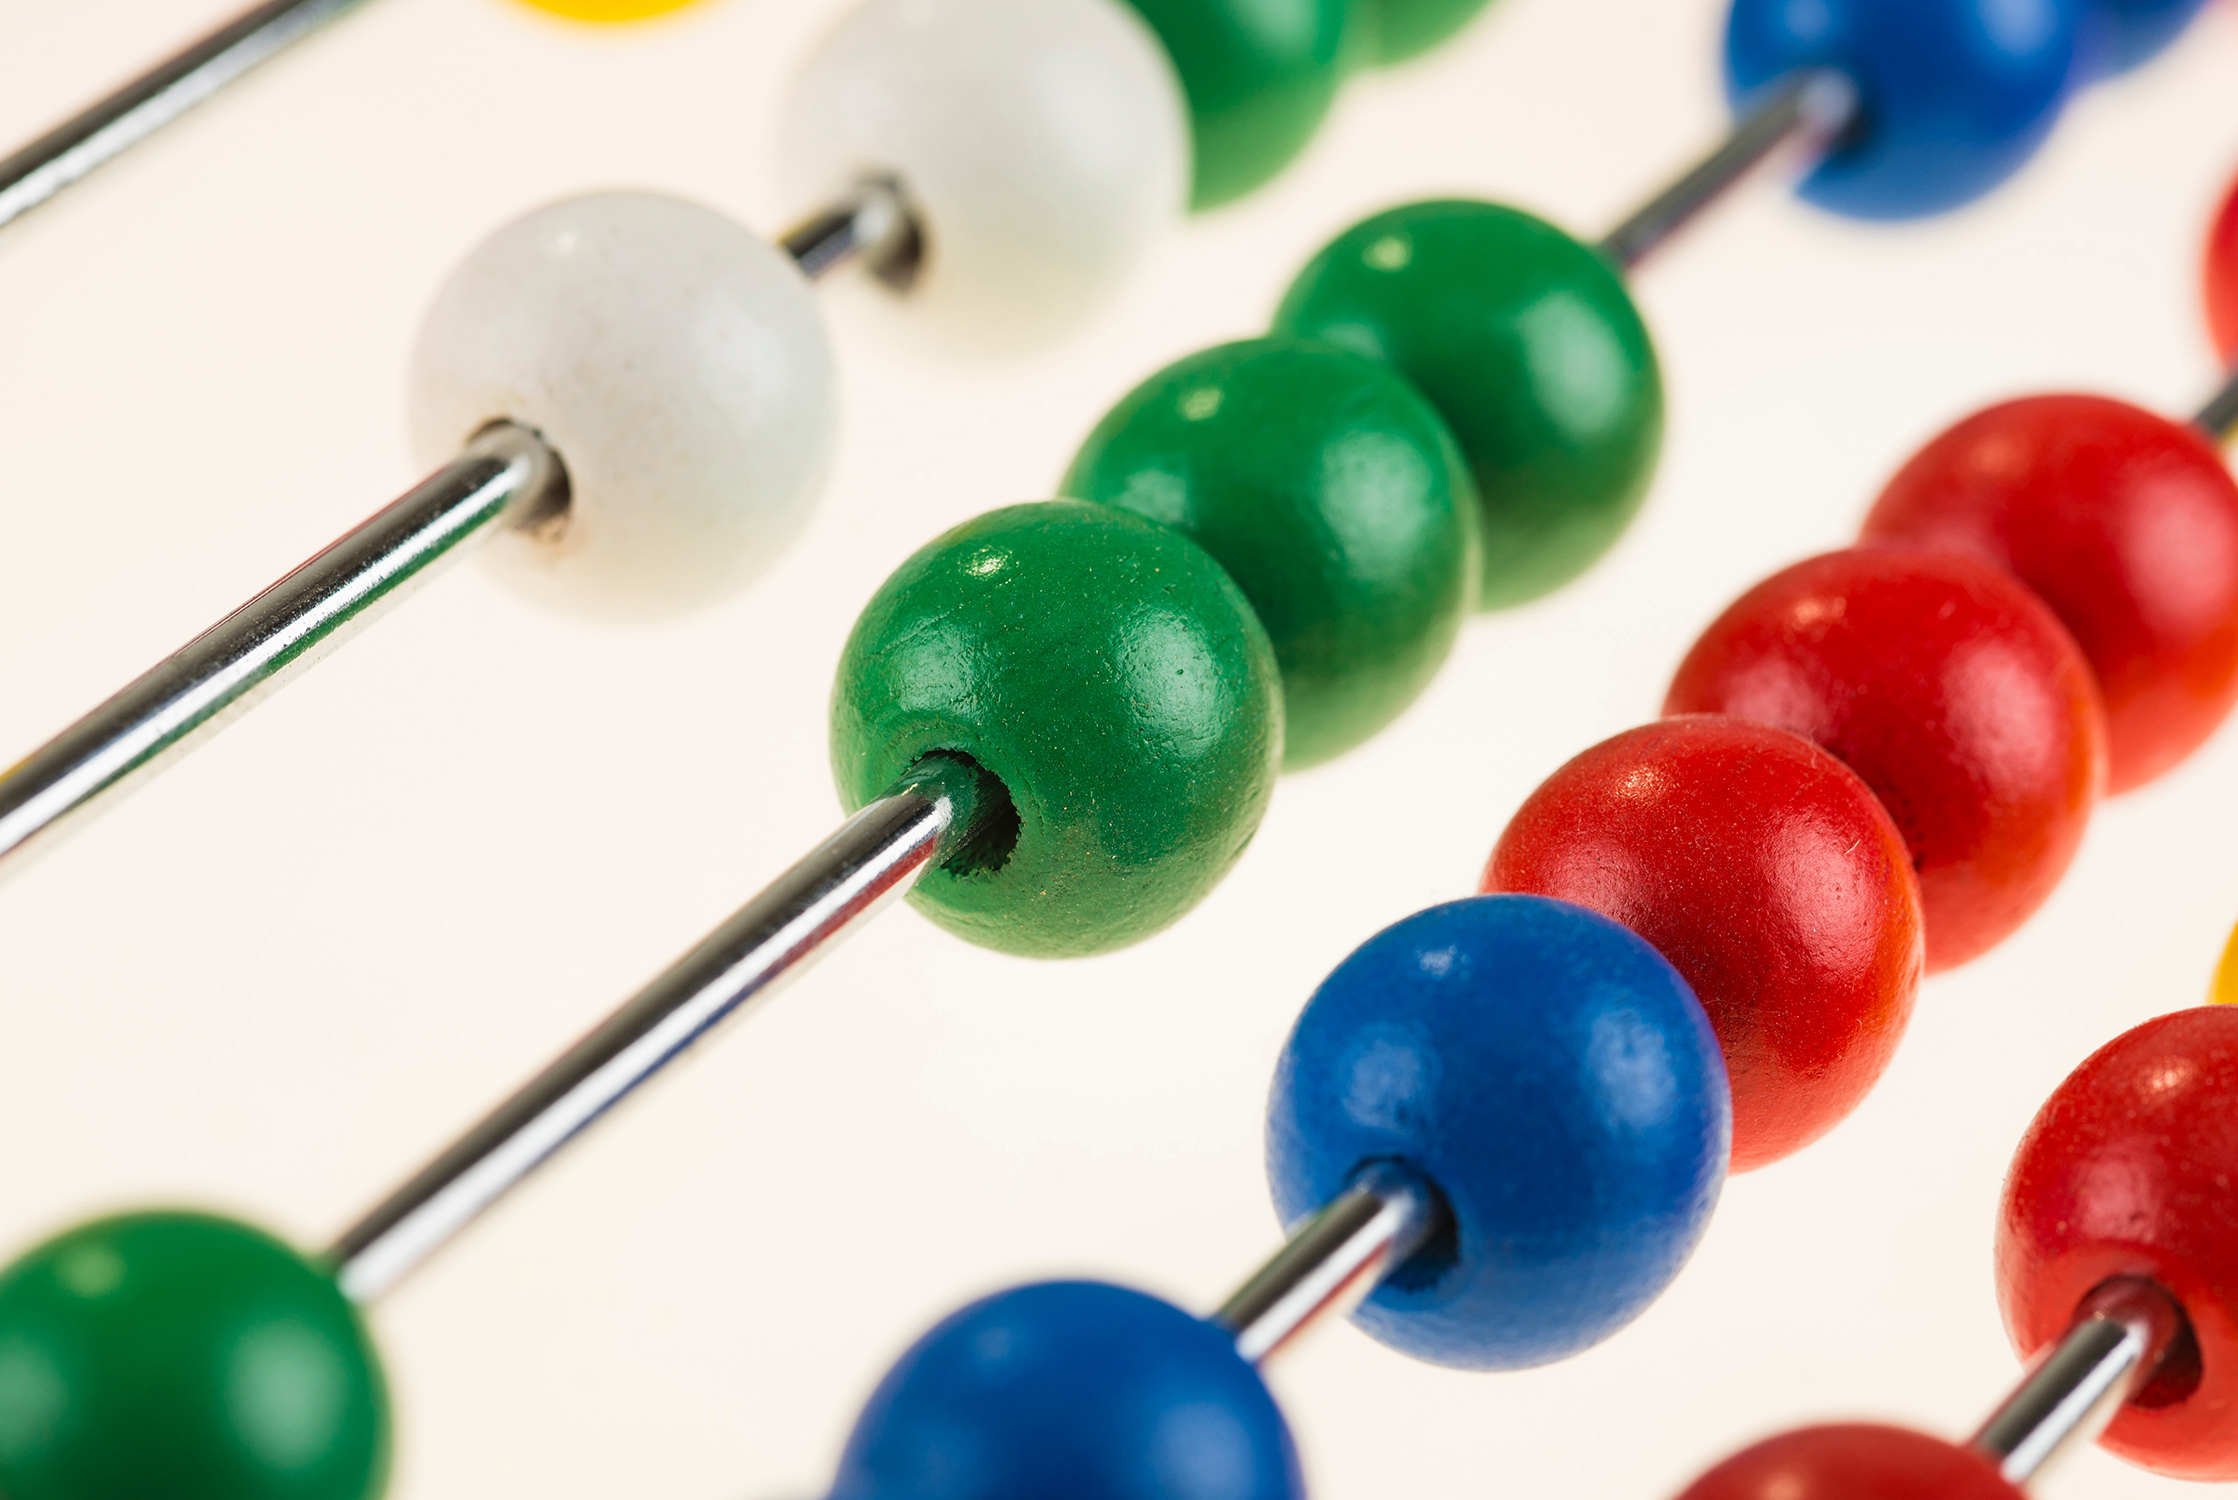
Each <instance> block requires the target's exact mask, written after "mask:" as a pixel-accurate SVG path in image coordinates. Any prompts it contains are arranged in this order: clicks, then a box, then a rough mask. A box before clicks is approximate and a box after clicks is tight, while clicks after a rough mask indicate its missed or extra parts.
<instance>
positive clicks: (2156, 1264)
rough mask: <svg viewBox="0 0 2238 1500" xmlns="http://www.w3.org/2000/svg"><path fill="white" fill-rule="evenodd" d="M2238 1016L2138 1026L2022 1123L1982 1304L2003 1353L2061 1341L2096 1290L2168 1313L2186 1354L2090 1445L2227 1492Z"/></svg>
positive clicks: (2231, 1474) (2234, 1449) (2196, 1014)
mask: <svg viewBox="0 0 2238 1500" xmlns="http://www.w3.org/2000/svg"><path fill="white" fill-rule="evenodd" d="M2234 1099H2238V1010H2230V1009H2226V1008H2224V1007H2221V1006H2202V1007H2199V1008H2197V1009H2193V1010H2185V1011H2178V1012H2176V1013H2175V1014H2173V1015H2167V1016H2161V1017H2159V1018H2158V1019H2157V1020H2152V1021H2147V1022H2146V1023H2145V1024H2144V1025H2142V1026H2139V1027H2136V1028H2135V1029H2134V1030H2131V1031H2128V1032H2125V1033H2123V1034H2122V1035H2121V1036H2119V1037H2116V1038H2115V1039H2114V1040H2113V1041H2111V1042H2109V1043H2108V1044H2107V1045H2106V1046H2104V1047H2102V1048H2100V1049H2099V1050H2098V1052H2097V1053H2095V1054H2094V1055H2093V1056H2092V1057H2091V1058H2090V1060H2089V1061H2087V1062H2085V1063H2084V1064H2083V1065H2082V1066H2081V1067H2080V1068H2077V1069H2076V1070H2075V1071H2074V1072H2073V1073H2072V1074H2070V1075H2069V1076H2068V1078H2067V1080H2066V1081H2065V1082H2064V1083H2062V1084H2060V1086H2059V1088H2058V1089H2057V1090H2056V1091H2054V1092H2053V1094H2052V1096H2051V1098H2050V1099H2049V1100H2048V1101H2046V1103H2045V1105H2044V1107H2043V1109H2042V1110H2041V1111H2039V1112H2038V1114H2037V1116H2036V1118H2035V1120H2034V1121H2033V1122H2032V1123H2031V1124H2030V1125H2029V1127H2028V1133H2027V1135H2026V1136H2024V1137H2023V1138H2022V1140H2021V1144H2020V1150H2019V1152H2018V1153H2017V1154H2016V1155H2015V1156H2014V1158H2013V1168H2012V1171H2011V1172H2010V1173H2009V1174H2008V1175H2007V1176H2006V1179H2005V1198H2004V1203H2003V1205H2002V1208H2001V1210H2000V1212H1999V1214H1998V1224H1997V1299H1998V1302H1999V1304H2000V1305H2001V1306H2002V1307H2003V1309H2004V1313H2005V1327H2006V1330H2007V1331H2008V1332H2009V1333H2011V1335H2012V1338H2013V1344H2014V1347H2015V1348H2017V1349H2018V1350H2019V1351H2020V1352H2021V1353H2022V1355H2023V1356H2032V1355H2034V1354H2035V1353H2036V1352H2037V1351H2038V1350H2041V1349H2042V1348H2044V1347H2045V1346H2046V1345H2047V1344H2050V1343H2052V1342H2053V1341H2054V1340H2056V1339H2058V1338H2060V1337H2061V1336H2063V1335H2064V1334H2065V1333H2066V1332H2067V1329H2068V1326H2069V1324H2070V1323H2071V1322H2072V1321H2073V1320H2074V1316H2075V1309H2076V1307H2077V1305H2078V1304H2080V1303H2081V1302H2082V1300H2083V1298H2084V1297H2085V1296H2087V1295H2088V1294H2089V1293H2090V1292H2091V1291H2092V1290H2093V1289H2094V1288H2096V1287H2097V1286H2098V1285H2099V1284H2100V1283H2101V1282H2103V1281H2106V1280H2108V1279H2110V1278H2112V1277H2116V1276H2137V1277H2143V1278H2146V1279H2149V1280H2151V1281H2153V1282H2155V1283H2157V1284H2158V1285H2159V1286H2160V1287H2161V1288H2162V1289H2164V1290H2165V1291H2167V1292H2168V1293H2169V1294H2170V1295H2171V1296H2173V1297H2174V1298H2175V1299H2176V1300H2177V1302H2179V1303H2180V1304H2181V1305H2182V1307H2183V1310H2184V1315H2185V1317H2186V1319H2187V1320H2188V1321H2189V1323H2190V1331H2191V1336H2192V1342H2191V1344H2190V1345H2189V1346H2186V1345H2185V1344H2183V1343H2181V1342H2179V1344H2178V1346H2177V1349H2176V1350H2175V1352H2174V1353H2173V1354H2172V1355H2171V1357H2170V1358H2169V1359H2168V1360H2167V1361H2165V1362H2164V1363H2163V1367H2162V1373H2161V1374H2160V1375H2159V1376H2158V1377H2157V1378H2156V1379H2155V1380H2154V1381H2152V1382H2151V1383H2150V1384H2148V1385H2147V1386H2146V1388H2145V1390H2144V1391H2143V1392H2142V1393H2141V1394H2140V1395H2139V1396H2137V1397H2133V1398H2132V1399H2131V1401H2130V1403H2129V1404H2128V1405H2127V1406H2125V1407H2123V1408H2122V1409H2121V1411H2120V1412H2119V1413H2117V1414H2116V1416H2115V1417H2114V1420H2113V1423H2112V1425H2111V1426H2109V1427H2108V1428H2107V1429H2106V1433H2105V1436H2104V1437H2102V1438H2100V1439H2099V1441H2100V1442H2102V1443H2103V1444H2104V1445H2105V1446H2106V1447H2108V1448H2110V1449H2112V1450H2113V1451H2114V1452H2116V1453H2118V1454H2120V1455H2121V1456H2122V1457H2123V1458H2126V1459H2128V1460H2129V1461H2130V1462H2132V1463H2137V1464H2142V1465H2144V1466H2145V1467H2146V1468H2148V1469H2153V1470H2156V1471H2158V1472H2159V1473H2162V1474H2170V1475H2174V1476H2176V1477H2177V1478H2181V1479H2217V1480H2229V1479H2238V1109H2234V1108H2233V1107H2232V1101H2233V1100H2234Z"/></svg>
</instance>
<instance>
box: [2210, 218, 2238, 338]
mask: <svg viewBox="0 0 2238 1500" xmlns="http://www.w3.org/2000/svg"><path fill="white" fill-rule="evenodd" d="M2206 287H2207V330H2208V333H2209V335H2210V336H2211V337H2212V338H2213V339H2214V341H2215V350H2216V352H2217V353H2219V354H2221V355H2222V358H2223V363H2224V364H2233V363H2238V182H2233V183H2231V185H2230V192H2229V194H2228V196H2226V197H2225V198H2224V199H2223V200H2222V207H2221V208H2220V209H2219V210H2217V211H2216V213H2215V225H2214V228H2213V229H2212V230H2211V231H2210V232H2209V233H2208V236H2207V265H2206Z"/></svg>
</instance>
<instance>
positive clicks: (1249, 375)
mask: <svg viewBox="0 0 2238 1500" xmlns="http://www.w3.org/2000/svg"><path fill="white" fill-rule="evenodd" d="M1062 489H1063V491H1064V493H1065V494H1067V495H1073V496H1077V497H1078V498H1080V499H1083V500H1098V501H1102V502H1103V503H1105V504H1107V505H1116V506H1118V507H1120V508H1121V509H1123V510H1131V511H1133V512H1135V513H1136V514H1137V515H1141V516H1145V517H1147V518H1149V519H1150V520H1153V521H1158V522H1162V523H1164V524H1165V525H1168V526H1171V527H1173V528H1174V529H1176V530H1178V531H1180V532H1181V533H1182V534H1183V535H1185V536H1187V537H1189V538H1190V539H1191V540H1192V541H1195V542H1196V543H1198V544H1199V545H1200V546H1202V547H1203V548H1204V549H1205V550H1206V551H1207V552H1210V553H1211V554H1212V555H1213V556H1214V557H1215V558H1218V559H1219V561H1220V563H1221V565H1222V566H1224V567H1225V568H1226V569H1227V570H1228V574H1229V576H1230V577H1232V578H1234V579H1235V581H1236V584H1237V586H1238V587H1240V588H1241V589H1242V590H1243V595H1244V597H1245V598H1246V599H1248V600H1250V601H1251V607H1252V609H1253V610H1255V611H1256V612H1257V613H1258V616H1259V621H1260V623H1261V624H1263V625H1265V626H1266V628H1267V635H1268V637H1269V638H1270V639H1271V641H1272V642H1273V644H1274V654H1275V660H1276V661H1277V662H1279V663H1280V664H1281V667H1282V702H1283V741H1282V743H1283V758H1284V764H1285V765H1287V766H1289V767H1291V768H1292V769H1295V768H1297V767H1301V766H1309V765H1314V764H1316V763H1318V762H1320V761H1324V760H1327V759H1328V758H1330V757H1331V756H1333V755H1337V754H1340V753H1342V752H1343V751H1346V750H1349V749H1351V748H1352V747H1353V746H1354V745H1357V744H1359V743H1360V742H1361V741H1362V740H1364V739H1366V738H1368V736H1370V735H1372V734H1374V733H1375V732H1376V731H1377V730H1378V729H1381V728H1382V727H1383V726H1384V725H1385V724H1388V723H1389V722H1390V721H1391V720H1392V719H1394V718H1396V717H1397V716H1398V714H1399V712H1400V711H1401V710H1402V709H1404V708H1405V707H1406V706H1407V705H1408V704H1409V703H1412V702H1413V701H1414V699H1415V697H1416V695H1417V694H1419V693H1420V692H1421V691H1422V689H1423V688H1425V687H1427V686H1428V685H1429V682H1430V679H1431V678H1432V677H1433V676H1435V675H1436V673H1437V670H1438V667H1439V665H1440V664H1441V663H1443V662H1444V660H1445V658H1446V654H1447V653H1448V652H1449V651H1450V650H1451V649H1452V646H1453V641H1454V637H1455V636H1456V635H1458V634H1459V632H1460V629H1461V624H1462V621H1463V620H1464V619H1466V618H1467V615H1468V610H1469V605H1470V602H1471V600H1472V599H1473V598H1474V597H1475V592H1476V572H1477V562H1476V548H1477V538H1476V526H1477V521H1476V493H1475V491H1474V489H1472V488H1471V486H1470V483H1469V476H1468V471H1467V469H1466V468H1465V467H1463V465H1462V462H1461V455H1460V453H1459V452H1458V451H1457V450H1456V449H1455V448H1454V446H1453V439H1452V437H1451V435H1450V434H1449V433H1447V431H1446V428H1445V423H1444V422H1443V421H1441V420H1440V419H1439V417H1438V414H1437V413H1436V412H1435V411H1432V410H1431V409H1430V406H1429V404H1428V403H1427V402H1425V401H1424V400H1423V399H1422V397H1421V396H1420V395H1419V394H1418V393H1417V392H1416V391H1415V390H1414V388H1413V387H1412V386H1410V385H1408V384H1407V382H1406V381H1404V380H1402V379H1400V378H1399V377H1398V376H1397V375H1395V374H1393V373H1392V372H1391V370H1390V369H1389V367H1387V366H1385V365H1381V364H1378V363H1376V362H1375V361H1374V360H1370V359H1363V358H1362V357H1360V356H1359V355H1356V354H1349V353H1346V352H1345V351H1343V350H1341V349H1331V348H1328V347H1326V346H1325V345H1320V344H1308V343H1304V342H1301V341H1299V340H1295V339H1285V338H1271V339H1253V340H1250V341H1248V342H1245V343H1237V344H1223V345H1221V346H1220V347H1218V348H1216V349H1209V350H1206V351H1205V352H1203V353H1201V354H1194V355H1191V356H1189V357H1188V358H1186V359H1183V360H1180V361H1178V362H1177V363H1175V364H1172V365H1169V366H1168V367H1166V368H1165V369H1164V370H1161V371H1159V372H1158V373H1157V374H1156V375H1153V376H1151V377H1150V379H1148V380H1146V381H1144V382H1143V383H1142V384H1141V385H1139V386H1137V387H1136V388H1135V389H1134V390H1133V391H1132V392H1131V393H1130V394H1129V395H1128V396H1127V398H1126V399H1125V400H1123V401H1121V402H1120V403H1119V404H1118V405H1117V406H1116V407H1114V408H1112V410H1111V413H1110V414H1109V415H1108V416H1106V417H1105V418H1104V419H1103V421H1102V422H1100V423H1098V424H1097V426H1096V430H1095V431H1094V432H1092V433H1090V434H1089V436H1088V441H1087V442H1086V443H1085V444H1084V445H1082V447H1081V450H1080V453H1079V455H1078V456H1077V457H1075V458H1074V459H1073V462H1072V470H1071V472H1070V473H1068V474H1067V475H1066V476H1065V480H1064V484H1063V486H1062Z"/></svg>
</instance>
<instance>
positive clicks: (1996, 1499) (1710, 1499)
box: [1679, 1422, 2021, 1500]
mask: <svg viewBox="0 0 2238 1500" xmlns="http://www.w3.org/2000/svg"><path fill="white" fill-rule="evenodd" d="M1679 1500H2021V1491H2020V1490H2019V1489H2018V1488H2016V1487H2015V1486H2014V1485H2012V1484H2010V1483H2008V1482H2007V1481H2006V1479H2005V1476H2004V1475H2002V1474H2000V1473H1998V1472H1997V1465H1995V1464H1994V1463H1991V1462H1990V1461H1989V1460H1988V1459H1986V1458H1984V1457H1982V1456H1981V1455H1980V1454H1978V1453H1971V1452H1968V1451H1967V1450H1966V1449H1964V1448H1961V1447H1959V1446H1958V1445H1957V1444H1956V1443H1948V1442H1945V1441H1943V1439H1941V1438H1938V1437H1929V1436H1928V1435H1927V1434H1926V1433H1924V1432H1913V1431H1910V1430H1909V1429H1907V1428H1903V1427H1881V1426H1876V1425H1870V1424H1866V1423H1862V1422H1858V1423H1844V1424H1840V1425H1835V1426H1826V1427H1804V1428H1801V1429H1799V1430H1797V1431H1794V1432H1783V1433H1781V1434H1780V1435H1779V1436H1778V1437H1775V1438H1767V1439H1765V1440H1764V1441H1763V1442H1761V1443H1758V1444H1757V1445H1756V1446H1755V1447H1753V1448H1745V1449H1743V1450H1742V1451H1741V1452H1739V1453H1736V1454H1734V1455H1733V1456H1732V1457H1731V1458H1729V1459H1727V1460H1725V1462H1723V1463H1721V1464H1719V1465H1718V1466H1717V1467H1716V1468H1714V1469H1712V1470H1710V1471H1709V1472H1708V1473H1707V1474H1704V1475H1703V1476H1702V1477H1701V1478H1699V1479H1697V1480H1695V1481H1694V1482H1693V1483H1692V1484H1690V1485H1688V1486H1687V1487H1686V1489H1685V1490H1684V1491H1683V1492H1682V1493H1681V1494H1680V1495H1679Z"/></svg>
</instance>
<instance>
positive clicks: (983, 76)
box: [772, 0, 1189, 358]
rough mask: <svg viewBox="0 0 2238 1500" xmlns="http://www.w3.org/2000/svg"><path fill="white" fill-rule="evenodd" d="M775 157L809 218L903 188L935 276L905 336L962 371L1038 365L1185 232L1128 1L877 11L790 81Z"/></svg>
mask: <svg viewBox="0 0 2238 1500" xmlns="http://www.w3.org/2000/svg"><path fill="white" fill-rule="evenodd" d="M772 149H773V150H774V151H775V152H776V156H777V160H778V162H779V164H780V166H781V168H782V170H783V171H784V173H785V175H786V177H787V179H788V180H789V181H790V182H791V184H792V186H793V190H794V191H795V192H796V194H797V195H798V196H799V198H800V200H801V202H800V207H801V208H802V210H804V211H805V210H807V209H809V208H813V207H821V206H823V205H824V204H825V203H827V202H829V201H831V200H832V199H834V198H836V197H838V196H839V195H841V194H844V193H845V192H846V191H847V190H848V189H849V188H850V186H851V185H853V184H854V183H856V182H857V181H859V180H861V179H862V178H863V177H865V176H878V177H892V178H895V179H897V180H898V181H899V182H900V184H901V188H902V191H903V194H904V195H905V197H906V198H907V200H908V203H909V205H910V207H911V209H912V210H913V212H914V213H915V215H916V217H917V220H918V224H919V228H920V230H921V232H922V234H923V236H924V259H923V262H922V264H921V265H920V266H919V267H918V269H917V271H916V273H915V276H914V279H913V280H912V281H911V283H910V285H909V288H908V290H907V292H906V293H905V294H903V295H902V296H901V297H900V298H899V299H898V301H896V300H895V299H893V298H891V297H890V296H888V295H887V294H886V293H885V292H884V290H883V289H873V291H874V294H875V296H876V300H878V301H881V302H893V309H892V310H893V311H894V313H895V314H896V317H895V318H894V319H893V320H892V321H893V322H894V323H895V324H896V325H897V330H898V331H901V332H902V333H903V335H904V336H905V337H910V338H913V339H915V340H917V341H920V342H922V343H925V344H927V345H929V346H931V347H933V348H935V349H938V350H939V351H941V352H943V353H946V354H950V355H962V356H979V357H985V358H1000V357H1006V356H1011V355H1016V354H1020V353H1024V352H1030V351H1033V350H1036V349H1040V348H1043V347H1045V346H1047V345H1048V344H1050V343H1053V342H1055V341H1057V340H1059V339H1061V338H1063V337H1065V336H1066V335H1068V334H1070V333H1071V332H1073V331H1074V330H1075V329H1077V328H1078V327H1079V326H1080V325H1081V324H1083V323H1084V322H1086V321H1087V320H1089V319H1090V318H1092V317H1094V316H1095V315H1096V314H1097V313H1100V312H1101V311H1102V310H1103V309H1104V307H1105V305H1106V304H1108V303H1109V302H1110V300H1111V299H1112V297H1113V296H1115V295H1116V294H1117V292H1118V290H1119V288H1120V286H1121V285H1122V284H1123V283H1124V282H1125V280H1126V278H1127V277H1128V276H1129V275H1130V274H1131V273H1132V272H1133V270H1134V268H1135V267H1136V266H1137V265H1138V264H1139V263H1140V262H1141V260H1142V258H1143V256H1144V255H1145V254H1146V253H1147V252H1148V250H1149V249H1150V247H1151V246H1152V245H1153V244H1154V243H1155V242H1156V241H1157V240H1158V238H1159V237H1160V236H1161V235H1163V234H1164V233H1165V232H1166V230H1167V229H1168V228H1169V227H1170V226H1171V225H1173V224H1174V223H1175V222H1176V221H1178V220H1179V218H1180V217H1181V215H1182V212H1183V209H1184V205H1185V204H1186V202H1187V198H1188V190H1189V122H1188V112H1187V107H1186V105H1185V104H1184V102H1183V100H1182V96H1181V85H1180V82H1179V80H1178V79H1177V78H1176V76H1175V73H1174V70H1173V64H1172V62H1171V61H1170V60H1169V59H1168V58H1167V56H1166V53H1165V51H1164V49H1163V48H1162V47H1161V46H1160V45H1159V42H1158V38H1157V37H1156V36H1155V35H1154V34H1153V33H1152V32H1151V30H1150V28H1149V27H1148V26H1147V25H1145V24H1144V22H1143V20H1142V18H1141V17H1140V16H1138V15H1137V14H1136V13H1135V12H1134V11H1133V10H1132V9H1130V8H1129V7H1128V6H1127V5H1126V4H1125V3H1124V0H868V3H866V4H864V5H862V6H861V7H860V8H858V9H857V10H855V11H854V12H853V13H852V14H851V15H849V16H848V17H847V18H846V19H845V20H844V21H842V22H841V23H840V25H839V26H838V28H837V29H836V30H835V31H833V32H832V33H831V35H830V36H828V37H826V38H825V39H824V41H823V42H822V44H821V45H820V46H819V47H818V48H817V50H816V51H815V52H814V54H813V55H812V56H811V57H810V59H809V61H808V63H807V64H806V66H805V67H804V69H803V70H802V72H801V74H800V76H799V77H798V78H797V79H796V80H795V81H794V84H793V87H792V91H791V93H790V94H789V95H788V96H787V98H786V100H785V103H784V107H783V111H782V114H781V117H780V119H779V122H778V130H777V137H776V141H775V143H774V145H773V146H772Z"/></svg>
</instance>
